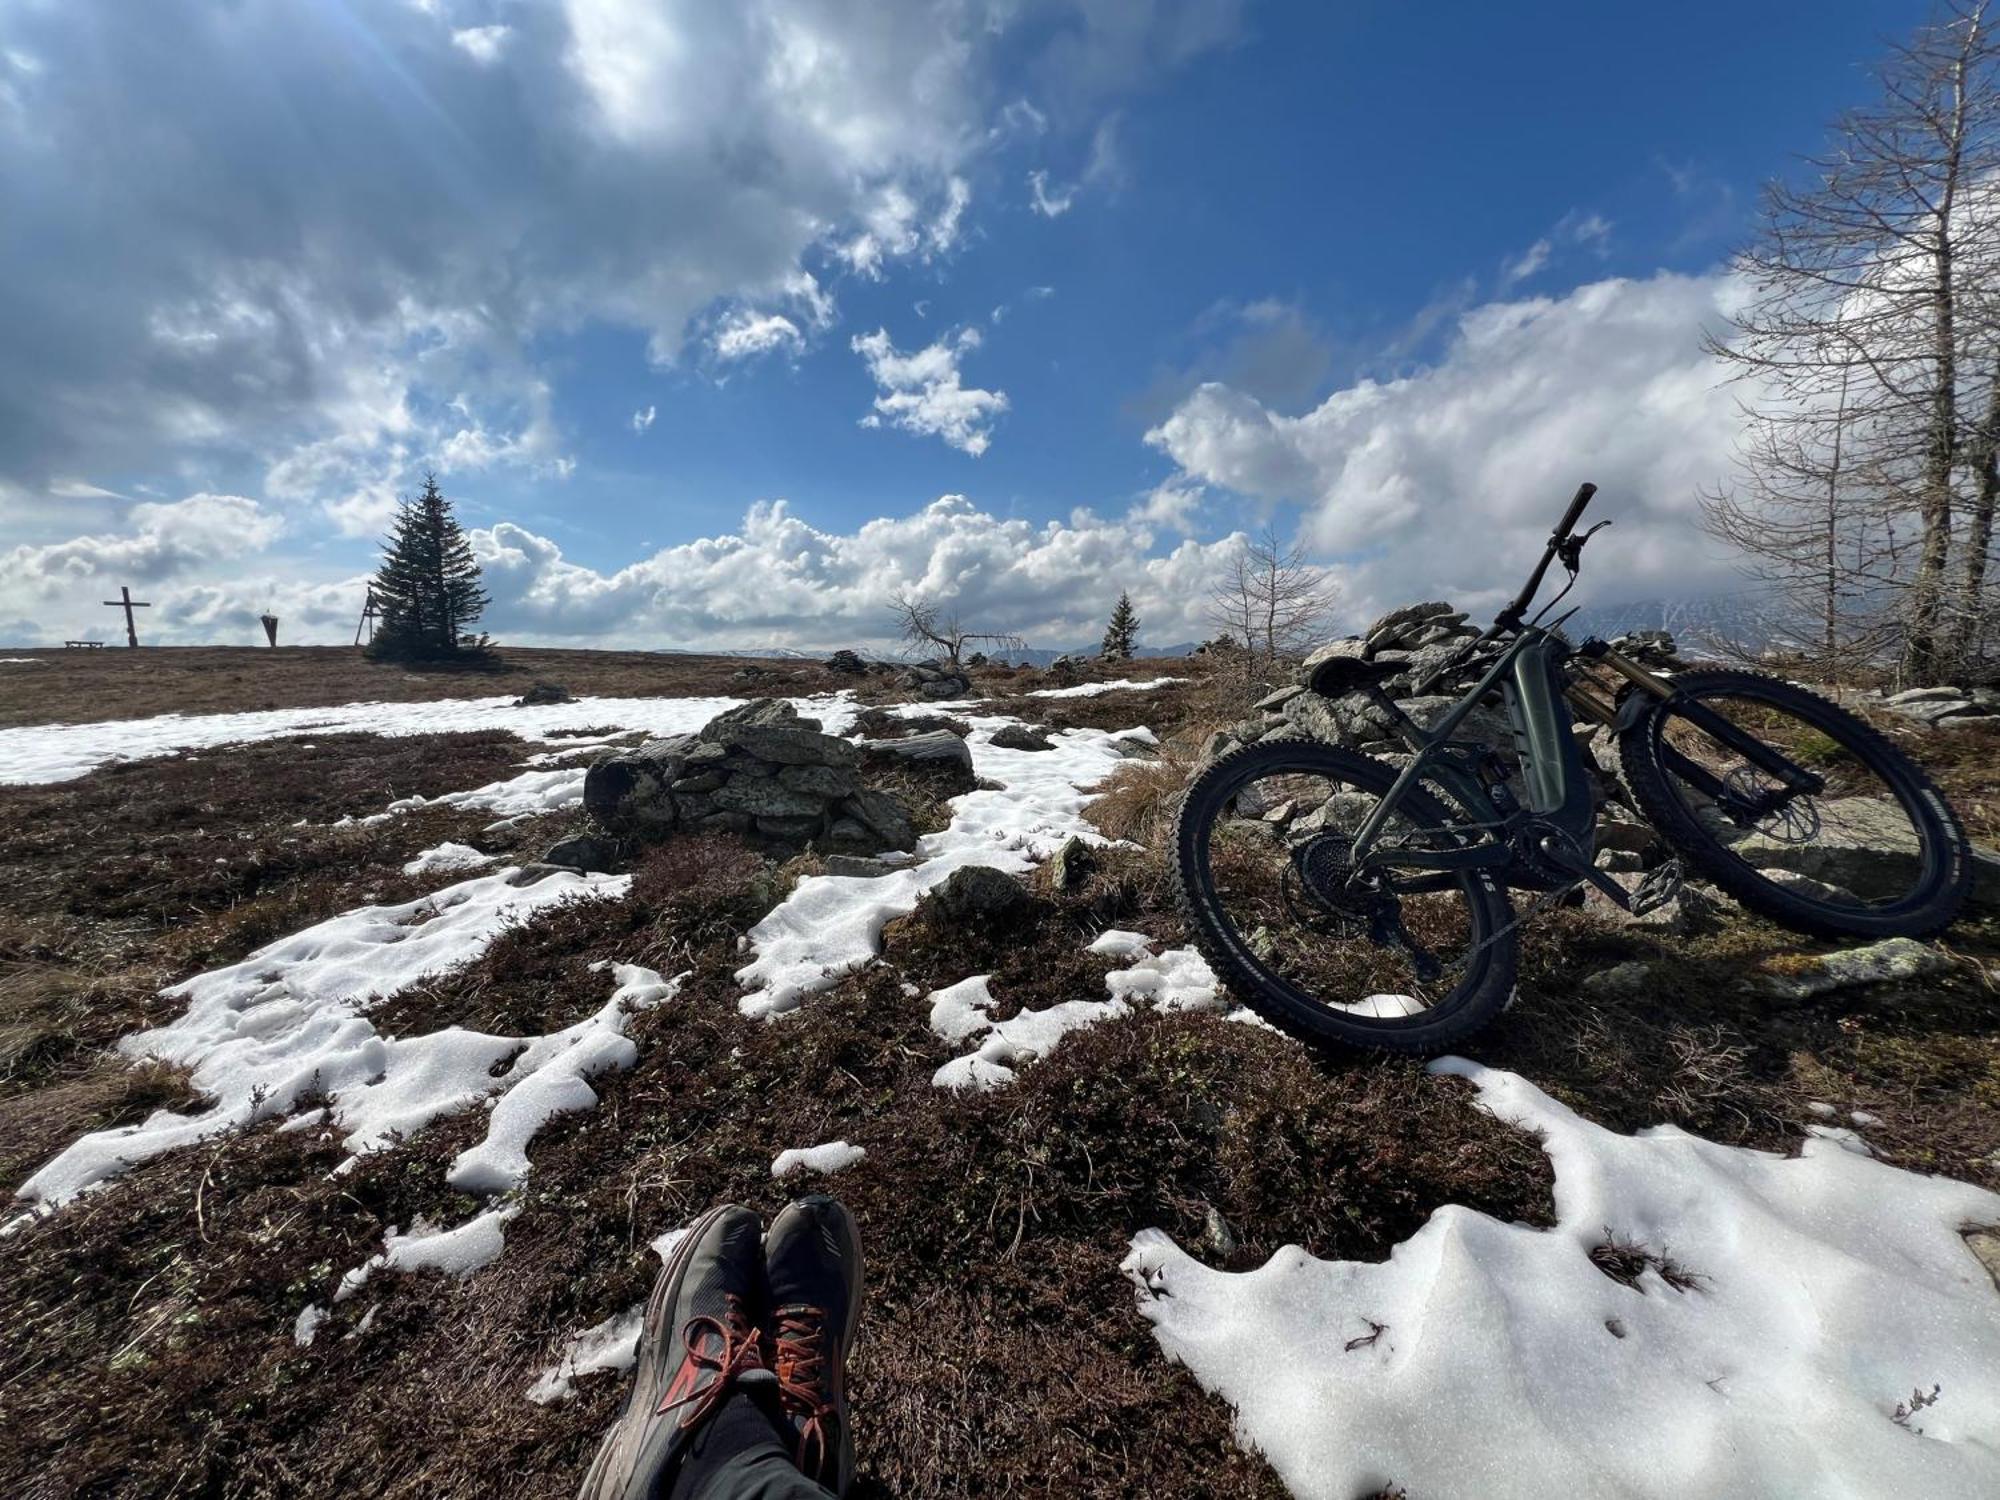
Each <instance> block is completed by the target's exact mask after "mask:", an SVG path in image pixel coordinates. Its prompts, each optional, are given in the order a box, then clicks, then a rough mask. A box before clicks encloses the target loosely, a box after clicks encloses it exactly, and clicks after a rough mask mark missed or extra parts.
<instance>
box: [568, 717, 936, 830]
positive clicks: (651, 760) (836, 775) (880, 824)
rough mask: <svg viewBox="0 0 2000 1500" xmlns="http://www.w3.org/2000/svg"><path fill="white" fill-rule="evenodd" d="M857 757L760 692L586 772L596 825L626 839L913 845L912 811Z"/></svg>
mask: <svg viewBox="0 0 2000 1500" xmlns="http://www.w3.org/2000/svg"><path fill="white" fill-rule="evenodd" d="M860 760H861V752H860V750H859V749H857V748H856V746H854V745H853V744H852V743H850V742H849V741H847V740H843V739H839V738H837V737H835V736H833V735H830V734H823V733H821V732H820V723H819V721H818V720H817V719H809V718H805V717H802V716H801V715H800V714H799V712H798V710H797V709H795V708H793V707H792V705H791V704H790V703H788V702H786V701H785V700H784V699H782V698H756V699H752V700H751V701H750V702H748V703H743V704H739V705H738V706H737V707H735V708H732V709H730V710H729V711H728V712H726V713H723V714H719V715H717V716H716V717H715V718H713V719H711V720H710V721H709V722H708V723H707V724H705V725H704V726H703V727H702V728H701V729H700V730H698V731H697V732H696V733H694V734H683V735H673V736H670V737H668V738H665V739H657V740H649V741H647V742H646V743H645V744H643V745H641V746H639V747H638V748H637V749H636V750H621V751H617V752H615V753H613V754H611V755H608V756H606V757H605V758H604V759H602V760H600V761H598V762H597V764H596V765H594V766H592V767H591V768H590V771H589V773H588V774H587V775H586V776H585V778H584V784H583V805H584V810H585V811H586V812H587V813H588V814H589V815H590V817H591V818H592V820H593V821H594V822H595V823H596V824H597V826H598V827H599V828H601V829H603V830H604V831H605V832H606V833H608V834H611V835H613V836H614V837H617V838H620V839H627V840H651V839H659V838H664V837H666V836H667V835H669V834H671V833H674V832H675V831H677V830H685V831H702V832H723V833H735V834H743V835H747V836H749V837H751V838H754V839H756V840H759V841H761V842H766V843H772V844H778V845H783V846H786V847H793V848H796V847H803V846H805V845H807V844H810V845H812V846H813V847H814V848H816V849H818V850H820V851H821V852H842V853H850V854H872V853H875V852H876V851H878V850H882V849H913V848H915V847H916V842H917V839H916V832H915V830H914V829H913V828H912V827H911V826H910V819H909V817H908V815H907V814H906V813H905V812H904V811H903V808H902V807H901V805H900V804H898V803H897V802H896V800H895V799H894V798H892V797H890V796H888V795H886V794H885V793H882V792H879V791H871V790H870V789H869V788H867V787H865V786H863V785H862V783H861V778H860V776H859V775H858V774H857V771H856V768H857V767H858V765H859V764H860Z"/></svg>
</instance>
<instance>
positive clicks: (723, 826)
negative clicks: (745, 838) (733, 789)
mask: <svg viewBox="0 0 2000 1500" xmlns="http://www.w3.org/2000/svg"><path fill="white" fill-rule="evenodd" d="M752 821H753V820H752V819H751V817H750V814H748V813H743V812H712V813H709V814H708V815H707V816H705V817H704V818H702V820H701V822H700V823H699V824H698V825H696V826H698V827H699V828H700V829H701V830H702V832H704V833H748V832H749V831H750V827H751V823H752Z"/></svg>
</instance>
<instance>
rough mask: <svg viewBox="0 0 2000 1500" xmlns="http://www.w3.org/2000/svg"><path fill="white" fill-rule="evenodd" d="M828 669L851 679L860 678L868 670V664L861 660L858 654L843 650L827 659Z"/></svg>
mask: <svg viewBox="0 0 2000 1500" xmlns="http://www.w3.org/2000/svg"><path fill="white" fill-rule="evenodd" d="M826 669H827V671H829V672H840V673H844V674H845V675H847V676H849V677H859V676H861V675H862V674H863V673H864V672H866V671H867V670H868V663H867V662H865V661H863V660H862V659H861V656H860V654H859V653H858V652H854V651H848V650H844V649H843V650H840V651H836V652H834V653H833V655H831V656H829V657H828V658H827V659H826Z"/></svg>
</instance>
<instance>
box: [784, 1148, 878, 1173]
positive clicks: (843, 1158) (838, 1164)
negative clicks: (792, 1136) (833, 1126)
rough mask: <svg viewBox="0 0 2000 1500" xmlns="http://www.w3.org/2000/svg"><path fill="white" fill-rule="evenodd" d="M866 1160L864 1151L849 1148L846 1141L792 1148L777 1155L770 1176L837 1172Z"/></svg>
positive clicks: (866, 1155) (866, 1154)
mask: <svg viewBox="0 0 2000 1500" xmlns="http://www.w3.org/2000/svg"><path fill="white" fill-rule="evenodd" d="M867 1158H868V1153H867V1151H866V1150H864V1149H863V1148H862V1147H860V1146H850V1145H848V1144H847V1142H846V1141H828V1142H827V1143H826V1144H825V1145H823V1146H794V1147H793V1148H792V1149H791V1150H789V1151H780V1152H779V1153H778V1159H777V1160H776V1161H774V1162H772V1163H771V1175H772V1176H773V1177H789V1176H791V1175H792V1174H793V1173H794V1172H822V1173H824V1172H839V1171H842V1170H843V1169H845V1168H847V1167H851V1166H853V1165H854V1164H855V1163H856V1162H858V1161H865V1160H867Z"/></svg>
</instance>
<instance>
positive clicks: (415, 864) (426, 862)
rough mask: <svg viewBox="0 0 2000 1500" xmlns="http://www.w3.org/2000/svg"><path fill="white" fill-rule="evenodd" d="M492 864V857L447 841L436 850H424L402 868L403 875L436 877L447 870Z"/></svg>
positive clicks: (468, 868)
mask: <svg viewBox="0 0 2000 1500" xmlns="http://www.w3.org/2000/svg"><path fill="white" fill-rule="evenodd" d="M492 863H493V856H492V855H490V854H481V853H480V852H479V851H478V850H477V849H475V848H473V847H472V845H470V844H454V843H451V842H449V841H447V842H445V843H442V844H439V845H438V846H437V847H436V848H433V849H426V850H424V852H423V853H422V854H419V855H418V856H417V857H416V858H415V859H413V860H411V861H410V862H409V863H408V864H406V865H404V866H403V873H404V874H405V875H436V874H440V873H442V872H444V871H447V870H476V869H478V868H479V867H480V866H481V865H490V864H492Z"/></svg>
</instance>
